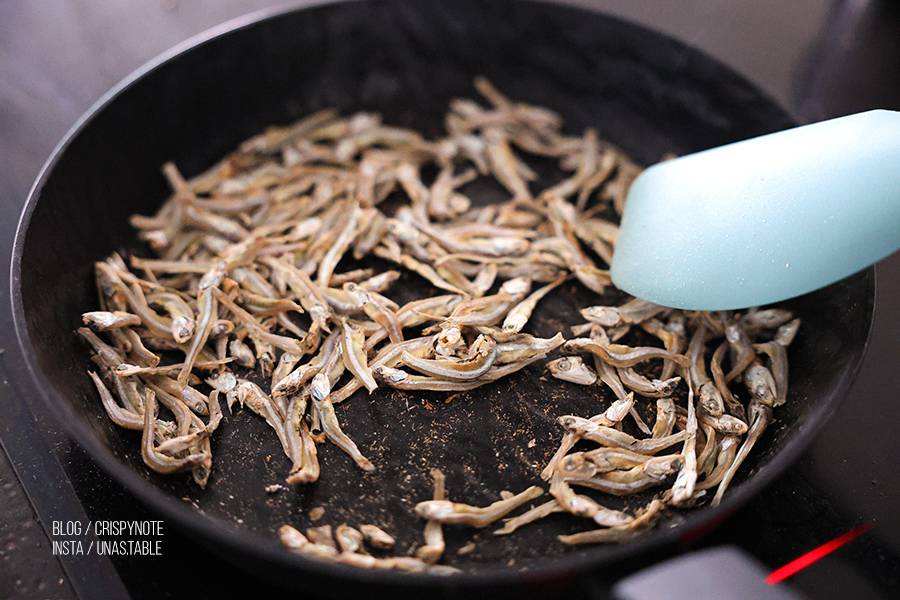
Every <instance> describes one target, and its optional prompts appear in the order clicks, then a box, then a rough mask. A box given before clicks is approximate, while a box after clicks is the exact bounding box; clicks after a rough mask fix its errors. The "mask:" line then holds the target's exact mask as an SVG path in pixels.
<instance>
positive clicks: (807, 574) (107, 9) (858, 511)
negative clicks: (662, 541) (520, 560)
mask: <svg viewBox="0 0 900 600" xmlns="http://www.w3.org/2000/svg"><path fill="white" fill-rule="evenodd" d="M273 4H274V3H272V2H267V1H265V0H253V1H244V2H241V1H237V0H228V1H222V2H213V1H211V0H185V1H182V2H178V0H160V1H159V2H156V3H126V2H115V1H113V0H99V1H97V2H91V3H81V2H69V1H66V0H60V1H57V2H53V3H34V2H25V1H24V0H5V1H4V2H2V3H0V215H2V218H0V259H2V263H3V264H4V265H8V264H9V262H10V249H11V245H12V239H13V235H14V231H15V224H16V221H17V219H18V215H19V212H20V210H21V207H22V204H23V202H24V200H25V197H26V196H27V193H28V190H29V188H30V186H31V183H32V182H33V181H34V179H35V178H36V176H37V174H38V173H39V171H40V168H41V166H42V165H43V163H44V161H45V160H46V158H47V157H48V156H49V155H50V153H51V152H52V150H53V147H54V146H55V144H56V143H57V142H58V140H60V139H61V138H62V137H63V135H64V134H65V132H66V131H67V130H68V129H69V127H71V126H72V125H73V124H74V123H75V122H76V121H77V119H78V118H79V117H80V115H81V114H83V113H84V112H85V111H86V110H87V109H88V108H89V107H90V105H91V104H92V103H93V102H94V101H95V100H96V99H97V98H99V97H100V96H101V95H102V94H103V93H104V92H105V91H106V90H107V89H109V88H110V87H112V86H113V85H114V84H115V83H117V82H118V81H119V80H121V79H122V78H123V77H125V76H126V75H127V74H128V73H129V72H131V71H132V70H134V69H136V68H137V67H139V66H140V65H141V64H143V63H144V62H145V61H147V60H149V59H151V58H153V57H154V56H155V55H157V54H159V53H160V52H162V51H164V50H166V49H167V48H169V47H171V46H173V45H175V44H178V43H180V42H182V41H183V40H185V39H187V38H189V37H190V36H191V35H194V34H196V33H199V32H201V31H203V30H205V29H207V28H209V27H212V26H215V25H217V24H219V23H222V22H224V21H226V20H228V19H230V18H233V17H237V16H239V15H242V14H245V13H247V12H250V11H253V10H256V9H262V8H266V7H268V6H270V5H273ZM570 4H576V5H582V6H588V7H594V8H597V9H599V10H602V11H606V12H609V13H611V14H615V15H619V16H623V17H626V18H629V19H632V20H635V21H637V22H639V23H642V24H645V25H650V26H652V27H655V28H657V29H661V30H663V31H665V32H667V33H669V34H671V35H674V36H675V37H678V38H680V39H682V40H684V41H687V42H689V43H691V44H692V45H695V46H698V47H700V48H701V49H704V50H706V51H707V52H709V53H710V54H712V55H713V56H715V57H716V58H719V59H720V60H722V61H723V62H725V63H726V64H729V65H730V66H732V67H733V68H735V69H736V70H738V71H739V72H742V73H743V74H745V75H746V76H747V77H748V78H750V79H751V80H752V81H754V82H755V83H756V84H758V85H759V86H760V87H762V88H763V89H764V90H766V91H767V92H769V93H770V94H771V95H772V96H774V97H775V98H776V99H777V100H778V101H780V102H781V103H782V104H783V105H784V106H786V107H787V108H788V109H789V110H791V111H792V112H794V114H795V115H797V116H798V118H799V120H801V121H804V122H808V121H814V120H819V119H822V118H828V117H834V116H839V115H842V114H848V113H851V112H857V111H860V110H865V109H869V108H892V109H900V42H898V40H900V5H898V3H896V2H889V1H886V0H885V1H880V2H879V1H872V2H867V1H864V0H859V1H845V2H839V1H833V2H830V1H827V0H803V1H799V0H798V1H797V2H791V3H783V2H775V1H763V0H753V1H751V2H744V3H739V4H737V5H735V3H731V2H726V1H724V0H705V1H697V2H690V3H685V2H683V1H682V0H671V1H663V0H659V1H657V2H653V3H633V2H625V1H613V0H594V1H592V0H580V1H576V2H570ZM636 4H637V5H636ZM876 276H877V285H878V288H877V300H876V312H875V322H874V328H873V333H872V337H871V341H870V345H869V350H868V353H867V356H866V358H865V361H864V363H863V365H862V368H861V370H860V373H859V375H858V377H857V380H856V382H855V384H854V386H853V387H852V389H851V390H850V392H849V394H848V396H847V398H846V400H845V401H844V403H843V404H842V405H841V407H840V408H839V410H838V412H837V413H836V414H835V415H834V417H833V418H832V419H831V421H830V422H829V423H828V424H827V425H826V426H825V428H824V429H823V431H822V432H821V433H820V435H819V436H818V437H817V439H816V441H815V442H814V443H813V445H812V446H811V448H810V449H809V450H808V451H807V452H806V453H805V454H804V456H803V457H802V458H801V460H800V461H799V462H798V463H797V464H796V465H795V466H794V467H792V468H791V469H790V470H789V471H788V472H787V473H786V474H785V475H784V476H782V477H781V478H780V479H779V480H778V481H777V482H776V483H775V484H773V485H772V486H770V487H769V488H768V489H766V490H765V491H764V492H763V493H762V494H760V495H759V496H758V497H757V498H756V499H755V500H753V501H752V502H751V503H750V504H749V505H747V506H746V507H745V508H743V509H742V510H741V511H740V512H739V513H738V514H736V515H735V516H733V517H732V518H730V519H729V520H728V521H727V522H726V523H724V524H722V525H721V526H720V527H719V528H718V529H716V530H715V531H714V532H712V533H711V534H709V535H708V536H706V537H705V538H703V539H702V540H700V541H698V542H696V544H695V545H694V546H692V547H689V548H688V547H686V548H684V549H683V550H689V549H693V548H695V547H696V548H703V547H710V546H716V545H720V544H732V545H737V546H739V547H740V548H742V549H744V550H745V551H747V552H749V553H750V554H752V555H753V556H755V557H756V558H757V559H759V560H760V561H761V562H762V563H763V564H765V565H766V566H767V567H770V568H776V567H779V566H781V565H783V564H785V563H787V562H788V561H790V560H792V559H793V558H796V557H797V556H799V555H801V554H803V553H805V552H807V551H809V550H811V549H813V548H815V547H817V546H819V545H821V544H823V543H825V542H827V541H829V540H831V539H833V538H835V537H837V536H839V535H841V534H843V533H845V532H847V531H848V530H851V529H853V528H855V527H857V526H860V525H864V524H868V523H871V524H872V525H873V527H872V529H871V530H869V531H867V532H866V533H864V534H862V535H861V536H860V537H859V538H857V539H856V540H854V541H852V542H850V543H848V544H847V545H846V546H843V547H841V548H840V549H838V550H837V551H835V552H833V553H832V554H829V555H828V556H826V557H825V558H823V559H822V560H820V561H818V562H816V563H815V564H813V565H812V566H810V567H808V568H807V569H805V570H803V571H801V572H800V573H798V574H797V575H795V576H793V577H792V578H791V579H790V584H791V586H792V587H793V588H794V589H795V590H799V591H800V592H802V593H803V594H804V595H806V596H807V597H809V598H810V599H812V600H825V599H828V598H847V597H853V598H872V599H876V598H877V599H886V598H895V597H900V516H898V514H897V511H896V506H897V503H898V498H900V471H898V469H897V468H896V465H897V464H898V458H900V443H898V439H900V438H898V435H897V430H895V429H893V427H894V425H895V424H896V423H900V391H898V390H900V369H898V368H897V361H898V359H897V357H898V356H900V352H898V351H900V256H897V255H895V256H892V257H889V258H887V259H885V260H883V261H882V262H880V263H879V264H878V265H877V267H876ZM5 289H7V288H5V287H4V290H5ZM3 293H4V296H3V297H2V298H0V305H2V306H0V332H3V338H2V345H0V352H2V349H3V348H4V347H5V345H9V344H13V343H14V340H13V338H12V336H11V335H10V332H11V327H12V325H11V316H10V309H9V298H7V297H6V296H5V291H4V292H3ZM16 368H17V364H16V363H15V361H14V360H11V359H9V354H4V353H0V376H2V379H0V440H2V442H3V445H4V448H5V449H6V451H7V453H6V454H0V484H2V498H3V499H2V501H0V597H2V598H77V597H81V598H85V599H87V598H114V597H127V596H131V597H134V598H166V597H176V598H177V597H187V596H191V597H198V598H200V597H212V596H217V597H232V596H238V595H246V594H249V593H250V592H254V593H255V594H263V595H269V596H278V595H281V594H280V593H281V592H284V591H285V590H282V589H280V588H278V587H275V586H273V585H272V584H271V583H267V582H265V581H262V580H259V579H257V578H256V577H255V576H253V575H252V574H249V573H246V572H244V571H242V570H236V569H234V568H233V567H232V565H231V564H230V563H229V562H227V561H225V560H223V559H221V558H220V557H218V556H217V555H214V554H211V553H210V552H208V551H207V550H206V549H205V548H204V547H202V546H200V545H199V544H198V543H197V542H195V541H194V540H192V539H190V538H189V537H187V536H185V535H183V534H181V533H180V532H179V531H178V530H176V529H174V528H171V527H166V525H165V524H163V527H164V535H163V537H162V538H161V539H162V541H163V551H162V553H161V555H160V556H156V557H137V556H132V557H119V558H115V559H114V560H112V561H110V560H108V559H106V558H105V557H97V556H95V557H87V558H74V557H69V558H64V557H57V556H54V554H53V552H52V550H51V544H50V540H51V539H52V538H53V532H52V531H51V523H52V522H53V521H59V522H67V521H74V520H78V519H81V520H83V521H86V520H87V519H91V520H113V519H123V520H128V521H137V520H144V519H146V520H152V519H155V518H156V517H155V516H154V515H152V514H150V513H148V512H147V511H146V510H145V509H144V508H142V507H141V506H140V505H139V504H137V503H136V502H135V501H134V500H133V499H132V498H131V497H130V496H129V495H128V493H127V492H125V491H124V490H122V489H121V488H120V487H119V486H118V485H117V484H115V483H114V482H112V481H111V480H110V479H109V478H108V477H106V476H105V475H104V474H103V473H102V472H100V471H99V470H98V469H97V467H96V466H94V464H93V463H92V462H91V460H90V458H89V457H87V456H86V455H85V454H84V453H82V452H81V451H80V450H79V449H78V448H77V446H73V445H72V444H71V443H70V442H69V440H68V439H67V437H66V436H65V435H64V434H63V433H62V432H61V430H60V428H59V426H58V425H57V424H56V423H54V422H53V421H52V419H50V418H49V417H48V416H47V415H44V414H42V413H41V410H40V408H38V407H36V406H34V405H29V404H28V403H27V402H26V401H25V399H23V398H20V397H19V396H18V394H17V390H16V389H15V387H14V386H13V385H12V384H11V383H10V381H9V379H8V377H7V376H8V374H9V373H10V369H16ZM22 482H25V485H24V486H23V483H22ZM29 495H30V496H31V498H32V499H33V500H34V501H35V502H34V506H33V505H32V504H31V503H29ZM35 507H36V508H37V511H38V512H40V516H38V514H37V513H36V508H35ZM658 558H659V557H652V558H648V559H644V561H642V562H635V563H634V564H630V565H628V566H626V567H625V570H629V569H630V570H634V569H637V568H640V567H642V566H646V563H647V561H653V560H657V559H658ZM663 558H665V557H663ZM623 574H624V573H623ZM601 587H602V586H601ZM582 591H583V592H584V593H585V594H590V593H591V590H590V589H585V590H582ZM594 591H597V590H594Z"/></svg>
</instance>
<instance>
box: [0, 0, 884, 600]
mask: <svg viewBox="0 0 900 600" xmlns="http://www.w3.org/2000/svg"><path fill="white" fill-rule="evenodd" d="M365 1H366V0H312V1H309V0H304V1H301V2H294V3H288V4H283V5H279V6H276V7H271V8H267V9H262V10H258V11H254V12H251V13H248V14H246V15H243V16H240V17H237V18H235V19H231V20H229V21H226V22H224V23H222V24H220V25H216V26H214V27H212V28H210V29H208V30H206V31H204V32H202V33H200V34H197V35H195V36H192V37H190V38H189V39H187V40H185V41H184V42H181V43H179V44H177V45H175V46H173V47H171V48H170V49H168V50H166V51H164V52H162V53H161V54H159V55H157V56H156V57H155V58H153V59H151V60H149V61H147V62H146V63H144V64H143V65H142V66H141V67H139V68H138V69H136V70H134V71H132V72H131V73H130V74H129V75H127V76H126V77H125V78H124V79H122V80H121V81H120V82H119V83H118V84H116V85H115V86H113V87H112V88H111V89H110V90H109V91H108V92H106V93H105V94H103V95H102V96H101V97H100V98H99V99H98V100H97V101H96V102H95V103H94V104H93V105H92V106H91V107H90V108H89V109H88V110H87V111H86V112H85V113H84V114H83V115H82V116H81V117H80V118H79V119H78V120H77V121H76V123H75V124H74V125H73V126H72V127H71V128H70V129H69V131H68V132H67V133H66V134H65V136H64V137H63V138H62V140H61V141H60V142H59V143H58V144H57V146H56V147H55V148H54V150H53V152H52V153H51V155H50V157H49V158H48V159H47V161H46V162H45V164H44V166H43V167H42V168H41V170H40V172H39V174H38V176H37V179H36V180H35V183H34V184H33V186H32V188H31V190H30V191H29V194H28V197H27V200H26V202H25V205H24V208H23V210H22V213H21V215H20V218H19V222H18V225H17V228H16V234H15V238H14V242H13V252H12V260H11V265H10V279H9V281H10V300H11V305H12V309H13V326H14V331H15V335H16V338H17V341H18V351H19V352H20V353H21V355H22V357H23V363H24V365H25V366H26V370H27V372H28V375H29V377H27V378H25V379H27V380H28V381H26V382H23V383H25V385H26V390H27V391H28V392H30V391H36V392H37V393H36V394H35V395H37V396H38V397H40V399H41V401H42V402H44V404H45V405H46V406H47V407H48V408H49V410H50V412H51V414H52V415H53V417H54V418H55V419H56V420H57V421H58V422H59V423H60V424H61V425H62V426H63V428H64V429H65V431H66V432H67V433H68V434H69V435H70V436H71V437H72V439H74V441H75V442H76V443H77V444H78V445H80V446H81V447H82V448H84V449H85V451H86V452H87V454H88V455H89V456H90V457H91V459H92V460H94V461H95V462H97V464H98V465H99V466H100V467H101V468H103V470H104V471H105V472H106V473H108V474H109V475H110V476H111V477H112V478H113V479H114V480H115V481H116V482H117V483H118V484H119V485H121V486H122V487H123V488H124V489H125V490H127V492H128V493H129V494H131V495H133V496H134V497H135V498H137V499H138V500H140V501H141V502H142V503H143V504H144V505H146V506H148V507H149V508H151V509H152V510H155V511H157V512H159V513H160V514H162V515H164V516H166V517H167V518H169V519H171V521H172V522H173V523H175V524H177V525H178V526H180V527H181V528H182V529H185V530H187V531H190V532H192V533H195V534H196V535H197V536H198V537H200V538H203V539H204V543H206V544H207V545H208V546H210V547H213V546H212V544H223V545H224V546H225V547H229V548H237V549H240V550H241V551H242V552H246V551H248V550H249V551H250V552H251V553H252V554H253V555H254V556H255V557H257V558H258V559H261V560H263V561H265V562H267V563H269V562H271V563H273V564H277V565H278V566H280V567H286V568H289V569H302V570H305V571H312V572H314V573H317V574H321V575H325V576H328V577H337V578H341V579H345V580H353V581H355V582H356V583H360V584H362V583H368V584H388V585H398V584H400V585H406V584H408V585H435V584H450V585H453V586H459V587H466V586H480V585H485V584H490V585H508V584H512V583H522V582H523V581H527V580H534V579H542V578H554V577H560V576H567V575H569V574H571V573H574V572H582V571H584V570H586V569H592V568H597V567H601V566H608V565H609V564H613V563H616V562H620V561H622V560H624V559H626V558H629V557H632V556H635V555H637V554H640V553H644V552H646V551H649V550H651V549H655V548H659V547H662V546H664V545H669V544H672V543H673V542H676V541H678V540H679V539H680V538H681V537H682V536H683V535H684V534H689V533H691V532H695V531H697V530H702V529H703V528H704V526H708V525H711V524H715V523H719V522H721V521H722V520H724V519H725V518H727V516H729V515H730V514H731V513H733V512H734V511H735V510H737V508H739V507H740V506H742V505H743V504H744V503H746V502H747V500H749V498H750V497H752V496H754V495H756V494H757V493H758V492H759V491H760V490H761V489H763V488H764V487H766V486H768V485H769V484H770V483H771V482H772V481H773V480H774V479H775V478H776V477H778V476H780V475H781V474H782V473H783V472H784V470H785V469H786V468H787V466H789V465H790V464H792V463H793V462H794V461H795V460H796V459H797V458H799V456H800V454H801V453H802V452H803V451H804V450H805V449H806V448H807V447H808V445H809V443H810V442H811V441H812V439H813V438H814V437H815V435H816V434H817V433H818V431H819V430H820V429H821V427H822V426H823V425H824V423H825V422H826V421H827V420H828V418H829V417H830V416H831V414H833V412H834V411H835V410H836V409H837V406H838V404H840V402H841V400H842V399H843V397H844V396H845V395H846V392H847V390H848V389H849V387H850V385H851V384H852V381H853V379H854V378H855V376H856V375H857V373H858V371H859V366H860V363H861V362H862V360H863V357H864V356H865V352H866V348H867V347H868V343H869V339H870V337H871V332H872V318H873V314H874V310H873V309H874V303H875V283H876V282H875V269H874V267H869V268H868V269H866V270H865V272H866V283H867V284H868V288H869V289H868V290H867V295H866V300H867V303H868V304H867V307H866V311H867V314H866V321H867V331H866V340H865V343H864V345H863V347H862V351H861V352H860V354H859V357H858V358H857V360H856V362H855V364H852V365H849V366H848V368H847V369H846V370H845V372H844V376H843V377H842V378H841V379H840V381H838V382H837V385H836V386H835V388H834V389H833V390H832V398H833V399H832V400H830V401H828V402H825V403H821V402H820V403H819V404H817V405H816V406H815V407H814V413H815V417H814V418H813V419H811V423H810V424H809V425H808V426H807V427H805V428H803V429H801V430H800V431H798V432H796V434H794V435H792V437H791V438H790V439H789V440H787V441H786V442H785V444H784V446H783V447H781V448H780V449H779V451H778V453H777V455H776V456H774V457H773V458H772V459H771V460H770V461H769V462H767V463H766V464H765V465H763V467H761V468H760V469H759V470H758V471H757V473H755V474H754V475H753V482H752V484H751V485H744V486H741V487H739V488H738V489H736V490H734V491H733V493H730V494H728V495H727V496H726V497H725V499H724V500H723V502H722V504H721V505H719V506H717V507H708V506H707V507H703V509H702V510H698V511H692V512H690V513H689V514H685V515H684V517H683V520H681V522H680V523H679V524H678V525H677V526H675V527H671V528H668V529H663V530H657V531H654V532H653V533H652V534H650V535H647V536H645V537H643V538H638V539H637V540H634V541H632V542H630V543H628V544H625V545H622V546H619V547H618V548H617V550H618V552H617V553H615V554H614V556H609V557H604V558H603V559H602V560H601V559H599V558H598V557H597V556H595V555H596V554H598V553H604V554H605V551H600V552H594V551H593V549H588V550H585V551H584V552H581V553H573V554H570V555H566V556H561V557H556V558H554V560H553V561H548V560H547V559H546V558H544V559H536V560H535V561H533V562H532V563H530V564H529V566H528V568H527V569H525V570H521V569H515V568H503V569H497V570H496V571H492V572H488V571H486V570H478V571H476V572H464V573H461V574H458V575H454V576H452V577H450V578H449V579H448V578H447V577H446V576H441V575H431V574H418V573H396V572H391V571H374V570H363V569H357V568H354V567H350V566H347V565H340V564H334V563H328V562H324V561H317V560H312V559H309V558H307V557H304V556H300V555H296V554H292V553H289V552H287V551H286V550H282V549H280V548H278V547H277V546H275V545H273V544H272V543H271V539H270V538H266V537H263V536H262V535H260V534H258V533H256V532H248V531H246V530H242V529H241V528H239V527H236V526H235V525H234V524H233V523H231V522H229V521H226V520H224V519H221V518H218V517H215V516H211V515H205V514H199V515H198V512H197V511H196V510H195V509H194V508H192V507H191V506H190V505H188V504H186V503H184V502H182V501H180V500H179V499H177V498H175V497H173V496H171V495H170V494H168V493H164V492H162V491H161V490H160V489H159V488H158V487H156V486H155V485H153V484H152V483H151V482H150V481H148V480H146V479H145V478H143V477H142V476H140V475H139V474H138V473H137V472H136V471H135V470H134V469H132V468H131V467H130V466H127V465H126V464H125V463H123V462H122V461H120V460H119V459H117V458H116V457H115V456H113V455H112V453H110V452H109V451H108V449H106V448H105V446H104V445H103V444H102V443H101V442H100V441H99V440H98V438H97V437H96V436H94V435H93V434H92V433H91V432H90V431H89V430H88V428H87V427H86V426H85V425H84V424H82V423H81V421H80V419H79V418H77V417H76V416H75V414H74V412H73V411H72V408H71V407H70V406H69V404H68V403H67V402H65V401H63V400H62V395H61V394H59V392H57V391H56V388H55V387H54V386H53V385H52V384H50V383H49V381H48V380H47V378H46V377H44V376H43V373H42V371H41V369H40V367H39V366H38V361H37V356H36V353H35V350H34V347H33V345H32V344H31V338H30V335H29V332H28V330H27V326H26V322H25V311H24V303H23V298H22V290H21V287H20V282H21V276H20V274H21V263H22V255H23V252H24V245H25V237H26V235H27V232H28V225H29V223H30V221H31V217H32V214H33V212H34V210H35V207H36V205H37V203H38V201H39V200H40V197H41V192H42V190H43V188H44V186H45V185H46V183H47V182H48V180H49V179H50V178H51V177H52V175H53V173H54V169H55V167H56V165H57V164H58V163H59V161H60V160H61V159H62V157H63V156H64V155H65V153H66V151H67V149H68V148H69V146H70V145H71V143H72V142H73V141H74V140H75V139H76V138H77V137H78V136H79V135H80V134H81V133H82V132H83V131H84V130H85V129H86V128H87V127H88V126H89V125H90V124H91V122H92V121H93V119H94V118H95V117H96V116H97V115H98V114H100V113H101V112H102V111H103V110H104V109H105V108H106V107H107V106H108V105H109V104H111V103H112V102H114V101H115V100H116V99H118V98H119V97H120V96H122V95H123V94H124V93H125V92H126V91H127V90H128V89H130V88H131V87H133V86H135V85H138V84H140V82H141V81H143V79H144V78H145V77H146V76H147V75H148V74H150V73H152V72H154V71H155V70H157V69H160V68H162V67H163V66H164V65H167V64H169V63H171V62H173V61H175V60H177V59H178V58H179V57H181V56H183V55H185V54H187V53H189V52H191V51H193V50H194V49H196V48H199V47H201V46H203V45H205V44H207V43H210V42H213V41H216V40H220V39H223V38H225V37H227V36H229V35H232V34H234V33H235V32H237V31H239V30H242V29H244V28H247V27H252V26H258V25H260V24H261V23H264V22H265V21H269V20H273V19H276V18H279V17H282V16H284V15H287V14H290V13H293V12H295V11H302V10H309V9H320V8H323V7H326V6H328V5H333V4H344V3H346V4H349V3H357V2H365ZM518 1H520V2H527V3H529V4H537V5H548V4H550V5H557V6H561V7H564V8H566V9H569V10H581V11H586V12H589V13H591V14H593V15H597V16H601V17H603V18H606V19H609V20H611V21H618V22H620V23H624V24H625V25H627V26H628V27H632V28H637V29H643V30H646V31H649V32H652V33H653V34H654V35H656V36H661V37H663V38H668V39H674V38H670V36H667V35H665V34H663V33H661V32H659V31H656V30H653V29H651V28H649V27H646V26H643V25H639V24H636V23H634V22H631V21H627V20H624V19H621V18H618V17H615V16H611V15H608V14H606V13H604V12H602V11H599V10H595V9H590V8H586V7H583V6H580V5H573V4H571V3H570V2H567V1H566V0H518ZM675 41H676V42H677V43H678V44H680V45H683V46H685V47H687V48H689V49H690V50H691V51H692V52H696V53H699V54H701V55H703V56H704V57H706V58H708V59H709V60H711V61H712V62H714V63H715V64H716V65H717V66H720V67H722V68H724V69H726V70H727V71H729V72H732V73H733V71H732V69H731V68H730V67H728V66H727V65H724V64H722V63H721V62H719V61H718V60H715V59H712V58H711V57H708V56H707V55H706V54H705V53H703V52H702V51H701V50H699V49H697V48H694V47H690V46H687V45H686V44H684V43H682V42H678V41H677V40H675ZM735 75H736V76H738V79H739V80H740V81H742V82H744V83H745V84H747V85H749V86H750V87H752V88H753V90H754V92H755V93H756V94H757V96H759V97H762V98H764V99H765V100H767V101H769V102H771V103H772V104H774V105H775V106H778V105H777V103H775V102H774V101H773V100H771V99H770V98H768V97H767V96H766V95H765V94H764V93H763V92H762V91H761V90H759V89H758V88H756V87H755V86H753V85H752V84H751V83H750V82H748V81H747V80H746V79H745V78H744V77H742V76H739V75H738V74H736V73H735ZM779 108H780V107H779ZM785 114H786V115H787V116H789V117H790V115H789V114H788V113H786V112H785ZM791 119H792V120H793V117H791ZM28 384H30V385H28ZM273 533H274V532H273ZM272 537H274V535H273V536H272ZM603 548H605V547H603ZM547 562H551V563H552V564H546V563H547Z"/></svg>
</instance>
